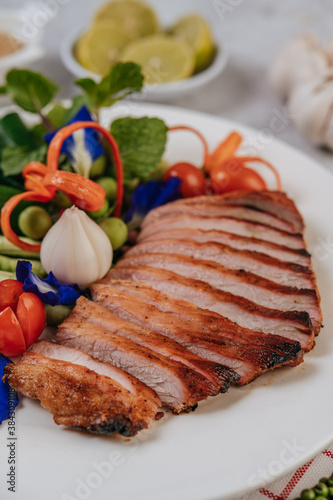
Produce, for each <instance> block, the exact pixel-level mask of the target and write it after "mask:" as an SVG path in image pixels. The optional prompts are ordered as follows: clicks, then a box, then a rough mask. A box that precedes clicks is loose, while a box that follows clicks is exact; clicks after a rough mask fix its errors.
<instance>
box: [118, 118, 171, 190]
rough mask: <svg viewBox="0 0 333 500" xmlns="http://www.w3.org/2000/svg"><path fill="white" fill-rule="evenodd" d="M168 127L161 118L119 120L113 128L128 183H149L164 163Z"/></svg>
mask: <svg viewBox="0 0 333 500" xmlns="http://www.w3.org/2000/svg"><path fill="white" fill-rule="evenodd" d="M167 130H168V127H167V126H166V125H165V123H164V122H163V121H162V120H160V119H158V118H148V117H144V118H131V117H125V118H119V119H118V120H115V121H114V122H113V123H112V125H111V133H112V134H113V136H114V137H115V139H116V141H117V143H118V146H119V149H120V155H121V158H122V160H123V164H124V177H125V181H127V182H128V181H130V180H132V179H133V177H138V178H139V179H140V180H141V181H145V180H146V179H147V177H148V175H149V174H150V172H152V171H153V170H154V169H155V168H156V166H157V165H158V163H159V162H160V161H161V158H162V155H163V153H164V149H165V143H166V137H167Z"/></svg>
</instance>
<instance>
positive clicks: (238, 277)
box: [117, 247, 322, 334]
mask: <svg viewBox="0 0 333 500" xmlns="http://www.w3.org/2000/svg"><path fill="white" fill-rule="evenodd" d="M134 248H135V247H134ZM127 255H128V254H127ZM141 265H143V266H151V267H156V268H158V269H166V270H168V271H173V272H175V273H177V274H180V275H181V276H184V277H185V278H194V279H198V280H201V281H204V282H206V283H208V284H210V285H211V286H213V287H215V288H217V289H219V290H222V291H224V292H229V293H232V294H233V295H238V296H240V297H244V298H245V299H248V300H251V301H252V302H255V303H256V304H258V305H260V306H263V307H267V308H270V309H278V310H280V311H284V312H288V311H300V312H301V311H306V312H307V313H308V314H309V316H310V319H311V322H312V325H313V328H314V332H315V334H317V333H319V331H320V328H321V324H322V314H321V309H320V306H319V299H318V297H317V294H316V291H315V290H306V289H304V290H299V289H297V288H295V287H289V286H284V285H279V284H276V283H274V282H272V281H269V280H267V279H265V278H261V277H260V276H257V275H255V274H252V273H249V272H244V271H243V270H239V271H236V270H230V269H226V268H224V267H222V266H220V265H219V264H215V263H214V262H212V261H205V260H197V259H193V258H192V257H187V256H183V255H180V254H177V253H172V252H170V253H152V254H144V255H138V256H137V257H128V258H125V259H124V260H122V261H119V263H118V266H117V267H127V266H130V267H133V266H141Z"/></svg>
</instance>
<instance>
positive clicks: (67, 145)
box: [44, 106, 104, 178]
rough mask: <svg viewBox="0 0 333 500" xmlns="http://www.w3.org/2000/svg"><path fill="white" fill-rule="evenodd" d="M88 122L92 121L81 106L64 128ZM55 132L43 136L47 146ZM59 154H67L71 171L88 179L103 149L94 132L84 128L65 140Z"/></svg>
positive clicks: (87, 111) (85, 109)
mask: <svg viewBox="0 0 333 500" xmlns="http://www.w3.org/2000/svg"><path fill="white" fill-rule="evenodd" d="M88 121H89V122H93V121H94V120H93V118H92V116H91V114H90V113H89V110H88V108H87V107H86V106H82V108H81V109H80V110H79V111H78V112H77V113H76V115H75V116H74V117H73V118H72V119H71V120H69V121H68V122H67V123H66V124H65V125H64V126H66V125H71V124H72V123H76V122H88ZM57 132H58V130H55V131H54V132H50V133H48V134H46V135H45V136H44V137H45V140H46V142H47V144H50V142H51V141H52V139H53V137H54V136H55V135H56V133H57ZM61 152H62V153H66V154H68V156H69V157H70V159H71V163H72V166H73V169H74V170H75V172H76V173H77V174H80V175H82V176H83V177H87V178H88V177H89V173H90V169H91V166H92V164H93V161H94V160H96V159H97V158H99V157H100V156H102V155H103V154H104V149H103V147H102V145H101V141H100V138H99V136H98V133H97V132H96V130H91V129H89V128H86V129H85V130H77V131H76V132H74V134H72V135H71V136H69V137H68V138H67V139H65V140H64V142H63V143H62V146H61Z"/></svg>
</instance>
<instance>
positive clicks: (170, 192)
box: [125, 177, 181, 229]
mask: <svg viewBox="0 0 333 500" xmlns="http://www.w3.org/2000/svg"><path fill="white" fill-rule="evenodd" d="M180 184H181V180H180V179H178V178H176V177H171V178H170V179H169V180H167V181H150V182H146V183H145V184H141V186H139V187H137V188H136V190H135V191H134V193H133V195H132V206H131V208H130V210H129V211H128V213H127V214H126V216H125V222H127V226H128V227H129V229H136V228H137V227H139V226H140V224H141V222H142V219H143V218H144V216H145V215H146V214H147V213H148V212H149V211H150V210H152V209H153V208H157V207H159V206H161V205H165V204H166V203H169V202H170V201H174V200H178V199H179V198H181V195H180V191H179V189H180Z"/></svg>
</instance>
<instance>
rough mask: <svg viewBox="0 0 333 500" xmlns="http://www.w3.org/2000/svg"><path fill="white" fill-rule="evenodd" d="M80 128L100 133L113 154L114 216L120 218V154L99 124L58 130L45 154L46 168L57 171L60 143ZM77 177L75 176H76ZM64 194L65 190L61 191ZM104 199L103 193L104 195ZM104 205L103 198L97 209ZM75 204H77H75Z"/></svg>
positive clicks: (114, 143) (121, 170)
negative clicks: (115, 193)
mask: <svg viewBox="0 0 333 500" xmlns="http://www.w3.org/2000/svg"><path fill="white" fill-rule="evenodd" d="M82 128H94V129H96V130H98V132H100V133H101V134H102V135H103V136H104V138H105V139H106V141H107V142H108V144H109V145H110V147H111V151H112V154H113V159H114V163H115V168H116V177H117V195H116V210H115V216H116V217H120V214H121V206H122V202H123V197H124V172H123V164H122V161H121V157H120V152H119V147H118V144H117V142H116V140H115V138H114V137H113V135H112V134H110V132H109V131H108V130H106V129H105V128H104V127H102V125H100V124H99V123H95V122H75V123H72V124H71V125H67V126H66V127H63V128H62V129H60V130H59V131H58V132H57V133H56V135H55V136H54V137H53V139H52V141H51V143H50V146H49V149H48V152H47V161H46V163H47V167H48V168H49V171H50V172H56V171H57V170H58V160H59V155H60V150H61V146H62V143H63V142H64V140H65V139H67V137H69V136H71V135H72V134H73V132H75V131H76V130H80V129H82ZM76 175H77V174H76ZM63 191H64V192H66V191H65V189H63ZM104 197H105V193H104ZM103 203H104V198H103V202H102V203H101V205H100V206H99V208H101V207H102V205H103ZM75 204H77V203H75ZM99 208H96V209H95V210H99Z"/></svg>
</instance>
